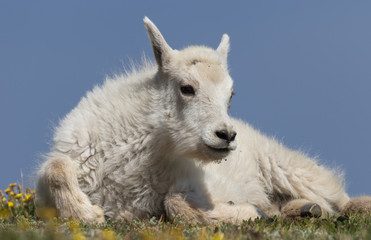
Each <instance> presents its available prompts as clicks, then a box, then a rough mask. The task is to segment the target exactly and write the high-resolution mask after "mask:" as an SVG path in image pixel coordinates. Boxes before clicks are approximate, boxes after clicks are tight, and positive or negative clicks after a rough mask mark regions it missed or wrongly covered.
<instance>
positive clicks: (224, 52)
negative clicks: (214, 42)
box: [216, 33, 229, 59]
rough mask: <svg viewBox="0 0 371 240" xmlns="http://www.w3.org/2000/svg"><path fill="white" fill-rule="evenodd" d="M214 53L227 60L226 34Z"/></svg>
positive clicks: (227, 43) (227, 45) (227, 41)
mask: <svg viewBox="0 0 371 240" xmlns="http://www.w3.org/2000/svg"><path fill="white" fill-rule="evenodd" d="M216 51H217V52H218V53H219V54H220V55H222V56H223V57H224V58H225V59H227V56H228V52H229V36H228V35H227V34H225V33H224V34H223V37H222V40H221V41H220V44H219V46H218V48H217V49H216Z"/></svg>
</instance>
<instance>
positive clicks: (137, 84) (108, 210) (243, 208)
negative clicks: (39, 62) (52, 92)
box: [36, 18, 348, 222]
mask: <svg viewBox="0 0 371 240" xmlns="http://www.w3.org/2000/svg"><path fill="white" fill-rule="evenodd" d="M144 24H145V27H146V29H147V32H148V36H149V38H150V40H151V44H152V47H153V51H154V55H155V59H156V62H157V66H155V65H153V64H151V63H149V62H145V63H144V66H143V67H142V69H139V70H138V71H135V70H133V72H132V73H129V74H126V75H123V76H116V77H114V78H109V79H107V80H106V81H105V83H104V84H103V85H102V86H98V87H95V88H94V89H93V90H92V91H91V92H88V93H87V95H86V97H84V98H82V99H81V101H80V103H79V104H78V106H77V107H76V108H75V109H73V110H72V111H71V112H70V113H69V114H68V115H67V116H66V117H65V118H64V119H63V121H61V123H60V125H59V127H58V128H57V129H56V131H55V136H54V146H53V148H52V150H51V152H50V154H49V155H48V158H47V160H46V161H45V163H44V164H43V165H42V167H41V169H40V171H39V174H38V176H39V177H38V184H37V201H36V202H37V206H38V209H39V210H38V212H39V213H40V214H41V212H42V211H41V210H42V209H43V208H46V207H51V208H55V209H56V210H57V213H58V215H59V216H61V217H73V218H77V219H81V220H85V221H96V222H101V221H104V216H106V217H110V218H113V219H122V218H123V219H128V220H130V219H133V218H147V217H151V216H160V215H161V214H163V213H166V214H167V216H168V217H169V218H172V217H174V216H175V215H177V214H182V215H183V217H184V218H185V219H186V220H188V221H190V222H200V221H205V222H218V221H230V222H241V221H242V220H243V219H249V218H256V217H258V216H259V213H258V211H257V210H256V208H255V207H254V206H258V207H259V208H261V209H263V210H265V211H267V212H269V213H272V214H275V213H279V211H280V208H281V207H282V206H283V205H284V204H285V203H287V202H288V201H290V200H292V199H305V200H307V201H311V202H315V203H318V204H320V206H321V207H322V208H323V209H324V210H326V211H327V212H329V213H333V212H335V211H338V210H340V209H341V208H342V207H343V205H344V204H345V203H346V202H347V201H348V197H347V196H346V194H345V193H344V191H343V188H342V186H341V184H340V182H339V179H338V178H337V177H335V176H334V174H333V173H332V172H330V171H328V170H326V169H325V168H323V167H321V166H318V165H317V164H316V163H315V161H313V160H311V159H309V158H307V157H306V156H304V155H303V154H302V153H300V152H292V151H290V150H288V149H286V148H285V147H283V146H282V145H281V144H279V143H277V142H275V141H274V140H272V139H269V138H266V137H265V136H263V135H262V134H260V133H259V132H257V131H256V130H253V129H252V128H251V127H249V126H248V125H246V124H244V123H242V122H240V121H237V120H233V119H231V118H230V117H229V116H228V114H227V110H228V106H229V102H230V98H231V94H232V84H233V83H232V79H231V78H230V76H229V74H228V66H227V54H228V51H229V37H228V36H227V35H226V34H225V35H223V38H222V41H221V43H220V45H219V46H218V48H217V50H213V49H211V48H207V47H202V46H193V47H189V48H186V49H183V50H181V51H179V50H173V49H172V48H171V47H170V46H169V45H168V44H167V43H166V41H165V39H164V38H163V36H162V35H161V33H160V32H159V30H158V29H157V27H156V26H155V25H154V24H153V23H152V22H151V21H150V20H149V19H148V18H145V19H144ZM189 86H192V87H193V91H194V94H193V93H192V92H189V91H188V92H184V87H188V90H189ZM235 130H236V131H237V132H238V135H237V140H234V136H233V132H234V131H235ZM222 131H223V132H224V135H220V133H221V132H222ZM236 142H238V143H239V146H238V147H237V143H236ZM236 148H237V149H236ZM235 149H236V150H235ZM233 150H234V151H233ZM230 153H231V154H230ZM228 154H229V155H228ZM222 159H228V160H227V161H222V163H221V164H206V163H209V162H214V161H217V160H222ZM228 201H233V202H234V203H235V205H230V204H227V202H228ZM253 205H254V206H253ZM40 209H41V210H40ZM103 215H104V216H103Z"/></svg>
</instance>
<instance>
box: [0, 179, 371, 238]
mask: <svg viewBox="0 0 371 240" xmlns="http://www.w3.org/2000/svg"><path fill="white" fill-rule="evenodd" d="M34 195H35V192H34V191H32V190H31V189H23V187H22V186H19V185H16V184H11V185H10V186H9V188H8V189H7V190H5V191H4V192H0V197H1V205H0V239H7V240H8V239H9V240H12V239H17V240H19V239H61V240H64V239H71V240H79V239H81V240H82V239H106V240H113V239H212V240H221V239H371V214H364V215H360V214H354V215H351V216H336V217H329V218H326V219H314V218H312V219H310V218H307V219H299V220H282V219H280V218H279V217H275V218H270V219H266V220H265V219H258V220H254V221H245V222H244V223H243V224H241V225H234V224H227V223H220V224H218V225H202V224H199V225H188V224H186V223H185V222H183V221H182V218H181V217H179V218H177V219H176V220H174V221H173V222H164V221H160V220H158V219H156V218H152V219H149V220H137V221H132V222H125V221H115V222H114V221H109V220H108V221H106V223H104V224H100V225H96V224H87V223H84V222H79V221H71V220H66V219H57V218H53V217H51V218H49V219H48V220H47V221H41V220H40V219H38V218H37V217H36V216H35V206H34V203H33V199H34Z"/></svg>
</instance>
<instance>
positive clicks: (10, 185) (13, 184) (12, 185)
mask: <svg viewBox="0 0 371 240" xmlns="http://www.w3.org/2000/svg"><path fill="white" fill-rule="evenodd" d="M15 186H17V184H16V183H11V184H9V187H15Z"/></svg>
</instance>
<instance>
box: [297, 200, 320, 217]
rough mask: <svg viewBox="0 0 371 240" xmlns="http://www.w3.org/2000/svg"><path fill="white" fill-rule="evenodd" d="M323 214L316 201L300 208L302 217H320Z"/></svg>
mask: <svg viewBox="0 0 371 240" xmlns="http://www.w3.org/2000/svg"><path fill="white" fill-rule="evenodd" d="M321 215H322V209H321V207H320V206H319V205H318V204H316V203H308V204H305V205H304V206H302V207H301V208H300V216H301V217H315V218H319V217H321Z"/></svg>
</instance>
